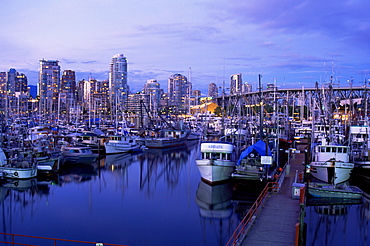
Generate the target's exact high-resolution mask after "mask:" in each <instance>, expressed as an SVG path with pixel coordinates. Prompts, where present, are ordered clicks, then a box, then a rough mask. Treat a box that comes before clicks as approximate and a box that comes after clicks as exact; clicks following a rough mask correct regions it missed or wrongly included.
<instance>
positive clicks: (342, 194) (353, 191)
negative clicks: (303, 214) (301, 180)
mask: <svg viewBox="0 0 370 246" xmlns="http://www.w3.org/2000/svg"><path fill="white" fill-rule="evenodd" d="M308 194H310V195H311V196H313V197H320V198H321V197H322V198H345V199H361V198H362V196H363V192H362V191H361V190H360V189H359V188H357V187H356V186H343V188H341V187H334V186H332V185H325V184H324V185H317V184H310V185H309V186H308Z"/></svg>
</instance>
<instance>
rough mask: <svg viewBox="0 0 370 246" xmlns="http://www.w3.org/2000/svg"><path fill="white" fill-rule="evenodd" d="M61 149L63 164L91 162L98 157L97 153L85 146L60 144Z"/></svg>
mask: <svg viewBox="0 0 370 246" xmlns="http://www.w3.org/2000/svg"><path fill="white" fill-rule="evenodd" d="M61 151H62V157H63V159H64V164H66V163H68V164H92V163H93V162H94V161H95V160H96V159H97V158H98V154H95V153H93V152H92V150H91V148H90V147H85V146H62V148H61Z"/></svg>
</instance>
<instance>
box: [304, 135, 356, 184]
mask: <svg viewBox="0 0 370 246" xmlns="http://www.w3.org/2000/svg"><path fill="white" fill-rule="evenodd" d="M349 153H350V147H349V146H344V145H339V144H338V145H334V144H327V143H326V141H325V139H322V143H321V144H316V145H315V146H314V148H313V158H312V161H311V163H310V168H311V176H313V177H314V178H316V179H318V180H320V181H323V182H326V183H329V184H334V185H336V184H340V183H343V182H345V181H348V180H349V178H350V175H351V172H352V170H353V168H354V163H352V162H349Z"/></svg>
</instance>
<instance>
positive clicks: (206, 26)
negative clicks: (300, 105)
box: [0, 0, 370, 94]
mask: <svg viewBox="0 0 370 246" xmlns="http://www.w3.org/2000/svg"><path fill="white" fill-rule="evenodd" d="M1 9H2V11H1V12H2V13H1V16H0V28H1V33H0V45H1V46H0V47H1V56H0V59H1V61H0V71H8V70H9V69H10V68H15V69H16V70H17V71H19V72H22V73H24V74H26V75H27V77H28V79H29V84H35V85H36V84H37V73H38V68H39V60H40V59H46V60H59V61H60V66H61V70H62V71H63V70H74V71H76V75H77V80H82V79H88V78H89V76H91V77H92V78H95V79H98V80H104V79H108V70H109V63H110V60H111V57H112V56H113V55H115V54H124V55H125V56H126V57H127V60H128V71H129V76H128V84H129V85H130V88H131V91H132V92H137V91H139V90H141V89H142V88H143V85H144V83H145V82H146V80H148V79H157V80H158V82H159V83H160V84H161V88H163V89H164V90H165V91H166V90H167V78H168V77H169V76H170V75H172V74H175V73H181V74H183V75H185V76H187V77H190V80H191V82H192V83H193V89H200V90H201V91H202V93H203V94H207V87H208V84H209V83H211V82H213V83H216V84H217V85H218V86H222V84H223V82H222V81H225V87H229V86H230V85H229V84H230V75H231V74H235V73H242V74H243V82H248V83H250V84H252V86H253V90H256V88H257V80H258V74H261V75H262V84H263V86H264V87H265V86H266V84H268V83H273V82H274V80H276V84H277V86H278V87H282V88H284V87H291V88H297V87H299V88H300V87H302V86H305V87H314V84H315V82H316V81H317V82H319V84H320V85H325V84H326V83H327V82H328V81H329V78H330V76H331V75H333V76H334V82H335V86H340V87H345V86H349V83H348V81H349V80H350V79H351V77H353V81H354V85H357V86H358V85H363V84H364V81H366V80H368V79H370V1H367V0H342V1H338V0H325V1H323V0H301V1H300V0H258V1H257V0H244V1H243V0H239V1H237V0H234V1H233V0H186V1H176V0H141V1H140V0H137V1H133V0H130V1H128V0H58V1H57V0H54V1H53V0H42V1H40V0H34V1H21V0H12V1H6V0H2V1H1ZM189 68H191V69H189ZM190 71H191V72H190ZM90 74H91V75H90ZM189 75H190V76H189ZM274 78H275V79H274Z"/></svg>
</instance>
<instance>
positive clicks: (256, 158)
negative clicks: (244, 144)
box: [231, 140, 275, 181]
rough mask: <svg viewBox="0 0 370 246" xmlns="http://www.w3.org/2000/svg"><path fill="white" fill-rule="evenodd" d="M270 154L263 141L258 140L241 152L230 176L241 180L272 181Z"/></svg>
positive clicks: (266, 144)
mask: <svg viewBox="0 0 370 246" xmlns="http://www.w3.org/2000/svg"><path fill="white" fill-rule="evenodd" d="M272 164H273V160H272V153H271V150H270V148H269V146H268V143H266V142H265V141H263V140H259V141H258V142H256V143H255V144H252V145H251V146H249V147H248V148H247V149H245V150H244V151H242V152H241V154H240V156H239V159H238V162H237V165H236V167H235V171H234V172H233V173H232V174H231V176H232V177H233V178H235V179H242V180H261V181H262V180H265V179H273V178H274V177H273V175H274V170H275V168H274V167H273V166H272Z"/></svg>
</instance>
